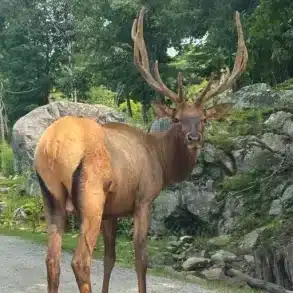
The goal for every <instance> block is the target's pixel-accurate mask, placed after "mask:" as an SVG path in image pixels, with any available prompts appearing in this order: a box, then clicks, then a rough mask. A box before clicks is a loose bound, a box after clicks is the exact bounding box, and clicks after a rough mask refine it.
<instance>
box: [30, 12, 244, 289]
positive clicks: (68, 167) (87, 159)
mask: <svg viewBox="0 0 293 293" xmlns="http://www.w3.org/2000/svg"><path fill="white" fill-rule="evenodd" d="M144 13H145V8H144V7H143V8H142V9H141V11H140V14H139V17H138V18H136V19H135V20H134V22H133V27H132V31H131V35H132V39H133V41H134V63H135V65H136V67H137V68H138V70H139V72H140V73H141V75H142V76H143V78H144V79H145V81H146V82H147V83H148V84H149V86H151V87H152V88H153V89H154V90H155V91H156V92H158V93H160V94H162V95H165V96H167V97H169V98H170V99H171V100H172V101H173V102H174V103H175V105H176V108H169V107H167V106H166V105H164V104H160V103H154V108H155V111H157V113H160V115H164V116H165V115H167V116H169V117H170V118H171V119H172V121H173V123H172V125H171V127H170V129H169V130H167V131H165V132H160V133H145V132H143V131H141V130H139V129H137V128H135V127H131V126H129V125H126V124H123V123H114V122H111V123H105V124H103V125H101V124H99V123H97V122H96V121H95V120H92V119H89V118H82V117H73V116H66V117H63V118H60V119H58V120H57V121H55V122H54V123H52V124H51V125H50V126H49V127H48V128H47V129H46V131H45V132H44V133H43V134H42V136H41V137H40V140H39V142H38V145H37V147H36V151H35V157H34V167H35V170H36V173H37V176H38V179H39V184H40V187H41V191H42V196H43V201H44V210H45V215H46V222H47V225H48V251H47V257H46V266H47V281H48V292H49V293H57V292H58V288H59V277H60V254H61V243H62V235H63V233H64V225H65V219H66V214H67V212H72V211H75V212H77V213H78V215H79V217H80V220H81V227H80V233H79V237H78V241H77V246H76V249H75V251H74V255H73V258H72V269H73V272H74V274H75V278H76V282H77V285H78V287H79V291H80V292H82V293H89V292H92V289H91V279H90V271H91V263H92V253H93V249H94V247H95V244H96V240H97V237H98V235H99V233H100V230H102V232H103V239H104V279H103V288H102V293H108V288H109V281H110V275H111V272H112V269H113V267H114V263H115V257H116V256H115V255H116V253H115V241H116V229H117V218H118V217H128V216H133V219H134V235H133V238H134V240H133V242H134V250H135V268H136V273H137V279H138V291H139V293H146V271H147V232H148V227H149V220H150V208H151V205H152V203H153V201H154V199H155V198H156V197H157V196H158V194H159V193H160V191H161V190H162V189H163V188H164V187H166V186H167V185H168V184H170V183H175V182H181V181H182V180H184V179H185V178H186V177H187V176H188V175H189V174H190V173H191V171H192V170H193V168H194V166H195V164H196V161H197V158H198V155H199V153H200V151H201V148H202V145H203V132H204V127H205V122H206V120H210V119H220V118H221V117H223V115H225V114H226V113H227V112H228V111H229V110H230V109H231V107H232V105H231V104H217V105H216V106H214V107H212V108H209V109H205V107H204V104H205V103H206V102H207V101H208V100H210V99H212V98H213V97H215V96H216V95H217V94H219V93H221V92H223V91H224V90H225V89H227V88H228V87H230V86H231V84H232V82H233V81H234V80H236V79H237V78H239V76H240V75H241V74H242V72H243V71H244V70H245V68H246V65H247V59H248V53H247V49H246V46H245V43H244V38H243V32H242V27H241V22H240V18H239V13H238V12H236V17H235V19H236V27H237V33H238V49H237V55H236V59H235V64H234V68H233V71H232V72H231V73H230V71H229V68H227V69H226V75H225V78H224V80H223V82H222V83H221V84H218V85H217V86H216V87H215V88H213V89H211V85H212V83H213V77H211V79H210V81H209V82H208V84H207V86H206V87H205V88H204V89H203V90H202V91H201V92H200V94H199V95H198V96H197V97H196V98H195V100H194V101H188V100H186V99H185V98H184V96H183V91H182V77H181V74H180V73H179V74H178V93H177V94H176V93H175V92H173V91H172V90H170V89H169V88H168V87H167V86H166V85H165V84H164V82H163V81H162V79H161V78H160V74H159V70H158V62H156V63H155V67H154V77H153V76H152V74H151V73H150V66H149V61H148V55H147V50H146V46H145V42H144V37H143V17H144Z"/></svg>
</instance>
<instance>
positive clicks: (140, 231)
mask: <svg viewBox="0 0 293 293" xmlns="http://www.w3.org/2000/svg"><path fill="white" fill-rule="evenodd" d="M149 214H150V207H149V205H148V204H143V205H139V206H138V207H137V208H136V210H135V214H134V250H135V269H136V274H137V280H138V292H139V293H146V272H147V265H148V255H147V234H148V228H149Z"/></svg>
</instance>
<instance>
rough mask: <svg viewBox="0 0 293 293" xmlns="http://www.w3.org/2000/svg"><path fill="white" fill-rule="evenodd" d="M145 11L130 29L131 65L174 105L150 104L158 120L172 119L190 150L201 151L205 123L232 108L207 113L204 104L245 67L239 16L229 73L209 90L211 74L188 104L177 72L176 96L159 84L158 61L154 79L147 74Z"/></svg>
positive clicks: (225, 106)
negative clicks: (144, 31)
mask: <svg viewBox="0 0 293 293" xmlns="http://www.w3.org/2000/svg"><path fill="white" fill-rule="evenodd" d="M145 10H146V9H145V7H142V9H141V10H140V13H139V17H138V18H136V19H135V20H134V22H133V26H132V31H131V36H132V39H133V42H134V64H135V65H136V67H137V68H138V70H139V72H140V73H141V75H142V76H143V78H144V79H145V81H146V82H147V83H148V84H149V86H150V87H152V88H153V89H154V90H155V91H156V92H158V93H159V94H162V95H164V96H167V97H169V98H170V99H171V100H172V101H173V102H174V103H175V105H176V108H170V107H168V106H167V105H165V104H163V103H159V102H153V106H154V108H155V111H156V114H157V116H159V117H160V116H168V117H170V118H171V119H172V121H173V123H179V124H180V125H181V126H182V130H183V132H184V134H185V138H186V141H187V143H188V146H189V148H191V149H193V148H201V146H202V143H203V132H204V126H205V123H206V121H207V120H217V119H220V118H222V117H223V116H224V115H225V114H226V113H227V112H228V111H229V110H230V109H231V108H232V106H233V104H231V103H225V104H217V105H215V106H213V107H211V108H208V109H206V108H205V104H206V102H207V101H209V100H211V99H213V98H215V97H216V96H217V95H218V94H220V93H222V92H223V91H225V90H226V89H228V88H230V87H231V85H232V83H233V82H234V81H235V80H236V79H238V78H239V77H240V75H241V74H242V73H243V72H244V71H245V69H246V66H247V60H248V52H247V48H246V46H245V42H244V37H243V31H242V26H241V22H240V16H239V13H238V12H236V14H235V20H236V28H237V34H238V49H237V54H236V58H235V62H234V67H233V70H232V72H230V70H229V68H228V67H226V72H225V74H224V78H223V79H222V82H221V83H219V84H218V85H217V86H216V87H214V88H213V89H211V86H212V84H213V83H214V77H215V76H214V74H212V75H211V78H210V80H209V82H208V84H207V85H206V87H205V88H204V89H203V90H202V91H201V92H200V93H199V94H198V95H197V96H196V97H194V99H193V100H192V101H188V100H186V99H185V97H184V94H183V86H182V75H181V73H180V72H179V73H178V92H177V93H175V92H173V91H172V90H170V89H169V88H168V87H167V86H166V85H165V84H164V82H163V81H162V79H161V77H160V73H159V67H158V61H156V62H155V65H154V77H153V76H152V74H151V72H150V66H149V61H148V54H147V50H146V46H145V41H144V37H143V17H144V13H145Z"/></svg>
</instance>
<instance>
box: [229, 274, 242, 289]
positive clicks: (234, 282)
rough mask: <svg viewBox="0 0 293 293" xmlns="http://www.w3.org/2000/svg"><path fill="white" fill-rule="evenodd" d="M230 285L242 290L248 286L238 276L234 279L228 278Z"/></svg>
mask: <svg viewBox="0 0 293 293" xmlns="http://www.w3.org/2000/svg"><path fill="white" fill-rule="evenodd" d="M226 281H227V282H228V283H230V284H231V285H233V286H236V287H239V288H242V287H244V286H246V285H247V283H246V281H244V280H243V279H242V278H241V277H239V276H237V277H233V278H229V279H228V278H227V280H226Z"/></svg>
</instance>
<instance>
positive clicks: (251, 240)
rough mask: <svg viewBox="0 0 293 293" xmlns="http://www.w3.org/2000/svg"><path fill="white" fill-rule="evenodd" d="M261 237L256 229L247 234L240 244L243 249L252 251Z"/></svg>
mask: <svg viewBox="0 0 293 293" xmlns="http://www.w3.org/2000/svg"><path fill="white" fill-rule="evenodd" d="M258 239H259V232H258V231H257V230H254V231H252V232H250V233H248V234H246V235H245V236H244V238H243V240H242V242H241V244H240V246H239V248H240V250H241V251H252V249H253V248H254V247H255V245H256V244H257V241H258Z"/></svg>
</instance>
